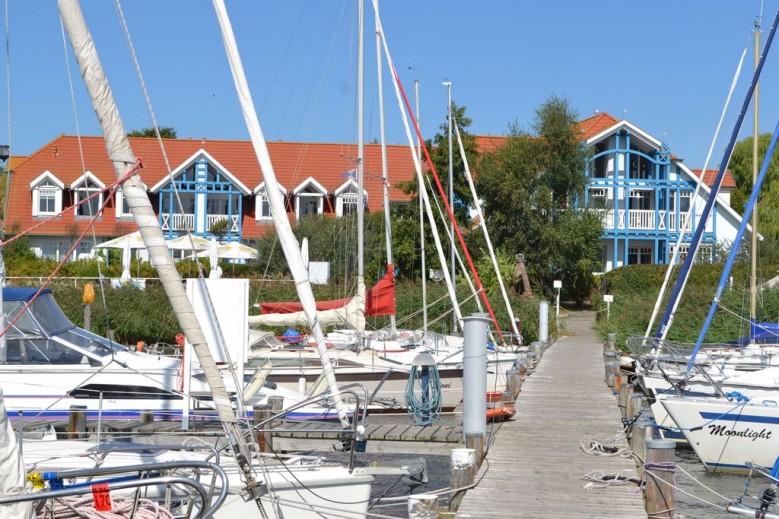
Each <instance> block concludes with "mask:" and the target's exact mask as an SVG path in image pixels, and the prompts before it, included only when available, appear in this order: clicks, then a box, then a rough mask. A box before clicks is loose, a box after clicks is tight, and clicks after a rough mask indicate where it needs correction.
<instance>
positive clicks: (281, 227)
mask: <svg viewBox="0 0 779 519" xmlns="http://www.w3.org/2000/svg"><path fill="white" fill-rule="evenodd" d="M213 5H214V11H216V16H217V19H218V21H219V28H220V30H221V31H222V39H223V41H224V47H225V52H226V53H227V59H228V61H229V63H230V70H231V71H232V73H233V81H234V82H235V89H236V92H237V94H238V100H239V102H240V104H241V112H242V113H243V117H244V120H245V122H246V129H247V130H248V132H249V136H250V138H251V141H252V146H253V147H254V153H255V155H256V156H257V161H258V162H259V164H260V169H261V170H262V177H263V180H264V181H265V193H266V195H267V196H268V204H269V205H270V210H271V215H272V216H273V224H274V226H275V227H276V234H277V235H278V237H279V244H280V245H281V248H282V250H283V251H284V257H285V258H286V260H287V265H288V266H289V270H290V273H291V274H292V277H293V279H294V280H295V288H296V290H297V294H298V299H300V304H301V305H302V307H303V312H304V313H305V315H306V322H307V323H308V326H309V328H310V329H311V335H312V336H313V338H314V341H315V342H316V347H317V351H318V353H319V358H320V359H321V360H322V371H323V372H324V374H325V378H326V380H327V385H328V388H329V390H330V393H331V397H332V399H333V403H334V405H335V409H336V411H337V413H338V418H339V419H340V421H341V424H343V425H344V426H347V425H348V424H349V418H348V416H347V415H346V406H345V405H344V403H343V401H342V400H341V395H340V393H338V386H337V384H336V381H335V372H334V371H333V365H332V363H331V362H330V355H329V353H328V352H327V347H326V346H325V341H324V334H323V333H322V326H321V325H320V324H319V320H318V319H317V314H316V300H315V299H314V291H313V290H312V288H311V283H310V282H309V280H308V272H307V271H306V268H305V266H304V265H303V256H302V255H301V253H300V244H299V243H298V241H297V239H296V238H295V235H294V233H293V232H292V226H291V224H290V222H289V219H288V218H287V211H286V208H285V206H284V199H283V198H282V195H281V191H280V190H279V184H278V181H277V180H276V172H275V170H274V169H273V163H272V162H271V160H270V153H269V152H268V145H267V143H266V142H265V137H264V136H263V134H262V128H260V121H259V119H258V117H257V111H256V110H255V108H254V101H253V100H252V96H251V92H250V90H249V83H248V82H247V81H246V73H245V72H244V70H243V63H242V62H241V56H240V54H239V53H238V45H237V43H236V41H235V34H234V33H233V27H232V24H231V23H230V18H229V17H228V16H227V9H226V8H225V5H224V0H213ZM358 207H359V204H358Z"/></svg>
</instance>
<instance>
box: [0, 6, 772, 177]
mask: <svg viewBox="0 0 779 519" xmlns="http://www.w3.org/2000/svg"><path fill="white" fill-rule="evenodd" d="M366 3H367V5H368V6H369V13H368V15H367V16H366V25H367V27H368V31H367V36H366V62H367V64H366V76H367V77H366V111H367V115H366V141H370V140H372V139H373V138H378V115H377V108H376V93H375V92H376V88H375V86H376V79H375V75H376V74H375V44H374V34H373V14H372V9H370V2H366ZM763 3H764V4H765V5H764V6H763ZM82 4H83V9H84V11H85V15H86V18H87V23H88V24H89V26H90V29H91V30H92V32H93V34H94V36H95V39H96V42H97V48H98V53H99V54H100V57H101V58H102V61H103V64H104V67H105V68H106V70H107V73H108V76H109V81H110V82H111V85H112V88H113V90H114V93H115V95H116V97H117V99H118V103H119V108H120V111H121V114H122V116H123V118H124V121H125V126H126V128H127V129H128V130H132V129H139V128H142V127H147V126H150V120H149V117H148V115H147V112H146V109H145V107H144V105H143V101H142V98H141V95H140V90H139V87H138V83H137V80H136V79H135V75H134V71H133V68H132V65H131V63H130V60H129V57H128V52H127V48H126V45H125V43H124V40H123V35H122V32H121V30H120V26H119V23H118V21H117V16H116V13H115V10H114V7H113V3H112V2H111V1H108V0H83V1H82ZM778 6H779V0H738V1H734V0H654V1H652V2H635V1H629V2H626V1H624V0H598V1H596V2H581V1H577V0H563V1H556V2H551V1H549V2H543V1H519V0H492V1H489V2H474V1H467V2H466V1H463V0H425V1H419V0H384V1H383V2H382V9H383V12H382V19H383V24H384V28H385V31H386V34H387V40H388V42H389V46H390V52H392V54H393V58H394V60H395V63H396V66H397V68H398V70H399V71H400V73H401V76H402V80H403V82H404V85H405V87H406V88H407V90H408V91H409V92H413V81H414V79H415V78H417V79H419V81H420V85H421V86H420V90H421V99H422V101H421V106H422V127H423V131H424V132H425V134H426V137H431V136H432V135H433V133H434V132H435V131H436V130H437V128H438V126H439V125H440V124H441V123H443V122H444V119H445V113H446V89H445V87H443V86H441V82H442V81H443V80H445V79H449V80H451V81H452V83H453V87H452V92H453V99H454V101H455V102H456V103H458V104H460V105H465V106H466V107H467V108H468V114H469V115H470V116H471V117H472V118H473V125H472V127H471V132H473V133H477V134H498V135H499V134H503V133H504V132H505V131H506V128H507V125H508V124H509V123H510V122H512V121H516V122H518V123H519V124H520V125H522V126H524V127H528V126H529V125H530V124H531V123H532V118H533V115H534V112H535V110H536V109H537V108H538V106H539V105H540V104H541V103H542V102H543V101H544V100H545V99H546V98H547V97H548V96H550V95H560V96H565V97H567V98H568V99H569V100H570V102H571V104H572V106H573V107H574V108H575V109H576V110H577V111H578V113H579V115H580V116H581V117H582V118H583V117H587V116H590V115H592V114H593V113H595V111H596V110H600V111H605V112H609V113H611V114H612V115H614V116H615V117H617V118H626V119H628V120H630V121H631V122H633V123H634V124H636V125H637V126H639V127H640V128H643V129H644V130H646V131H648V132H649V133H651V134H653V135H655V136H656V137H658V138H660V139H662V140H664V141H665V142H666V143H667V144H668V145H669V147H670V148H671V150H672V151H673V152H674V153H675V154H676V155H678V156H681V157H683V158H685V159H686V163H687V164H689V165H691V166H693V167H700V166H702V165H703V161H704V159H705V155H706V151H707V150H708V147H709V144H710V141H711V137H712V135H713V132H714V129H715V126H716V122H717V120H718V118H719V114H720V111H721V110H722V106H723V104H724V100H725V96H726V94H727V91H728V87H729V85H730V82H731V78H732V76H733V73H734V71H735V68H736V64H737V62H738V58H739V56H740V55H741V52H742V50H743V49H744V48H745V47H748V48H749V52H750V55H749V56H748V57H747V60H746V63H745V70H744V73H743V74H742V78H741V83H740V87H739V89H738V90H737V93H736V95H735V96H734V101H733V105H732V108H731V115H730V116H729V117H728V119H727V124H726V126H725V135H729V133H730V132H731V131H732V127H733V121H734V120H735V117H736V111H737V108H738V107H740V105H741V102H742V100H743V95H744V92H745V89H746V84H747V82H748V78H749V77H750V75H751V69H752V60H753V58H752V56H751V49H752V39H751V38H752V35H751V33H752V29H753V22H754V20H755V18H756V17H757V16H758V14H760V11H761V7H762V8H763V9H764V13H763V28H764V34H763V39H764V40H765V36H766V35H767V31H768V28H769V27H770V24H771V21H772V20H773V18H774V16H775V14H776V9H777V7H778ZM123 9H124V12H125V16H126V18H127V22H128V25H129V28H130V31H131V36H132V38H133V40H134V43H135V46H136V50H137V53H138V56H139V60H140V64H141V67H142V71H143V74H144V77H145V80H146V83H147V85H148V87H149V90H150V94H151V99H152V103H153V106H154V109H155V111H156V114H157V118H158V120H159V122H160V124H161V125H167V126H173V127H175V128H176V129H177V130H178V133H179V136H180V137H196V138H201V137H206V138H209V139H246V138H248V137H247V133H246V129H245V126H244V123H243V120H242V118H241V115H240V111H239V108H238V104H237V101H236V97H235V93H234V89H233V85H232V78H231V75H230V72H229V70H228V67H227V63H226V59H225V54H224V50H223V47H222V43H221V39H220V36H219V32H218V27H217V23H216V20H215V17H214V14H213V8H212V6H211V2H208V1H207V0H164V1H157V0H132V1H128V0H125V1H124V2H123ZM228 10H229V12H230V14H231V17H232V20H233V24H234V28H235V32H236V36H237V39H238V44H239V49H240V51H241V53H242V56H243V59H244V65H245V68H246V70H247V74H248V75H249V81H250V86H251V88H252V91H253V95H254V99H255V103H256V105H257V107H258V110H259V112H260V122H261V124H262V126H263V130H264V132H265V134H266V138H267V139H268V140H296V141H326V142H355V141H356V137H355V136H356V124H355V122H354V120H355V84H356V80H355V77H356V72H355V65H354V63H355V54H356V21H355V20H356V18H355V17H356V10H357V9H356V0H338V1H336V0H328V1H325V0H287V1H282V2H279V1H276V2H260V1H240V2H239V1H228ZM0 29H2V30H3V32H4V31H5V30H4V28H0ZM10 46H11V113H12V126H11V128H12V139H11V140H12V146H13V151H14V153H15V154H29V153H31V152H32V151H34V150H35V149H37V148H38V147H40V146H42V145H43V144H45V143H46V142H48V141H50V140H51V139H53V138H54V137H56V136H57V135H59V134H61V133H68V134H74V133H75V132H76V129H75V122H74V113H73V109H72V105H71V100H70V92H69V86H68V77H67V71H66V66H65V58H64V51H63V43H62V35H61V31H60V24H59V18H58V13H57V10H56V2H53V1H49V2H22V1H19V0H10ZM777 46H778V47H779V42H777ZM2 54H3V56H2V60H3V61H4V62H5V53H4V52H3V53H2ZM70 60H71V61H70V63H71V67H73V66H74V65H73V59H72V57H71V58H70ZM410 67H413V69H412V68H410ZM3 70H5V63H3ZM74 70H75V69H74ZM388 76H389V75H388V74H386V73H385V82H386V88H385V96H386V107H387V110H386V111H387V120H388V129H387V135H388V140H389V141H390V142H393V143H401V142H403V141H404V139H405V137H404V134H403V131H402V128H401V125H400V118H399V116H398V111H397V108H396V102H395V100H394V96H393V95H392V92H391V91H390V87H389V82H388V81H387V79H388ZM777 76H779V48H775V49H774V51H773V52H772V56H770V57H769V60H768V63H767V69H766V72H765V74H764V81H763V91H762V96H761V106H762V115H761V125H760V126H761V130H762V131H770V130H771V129H772V128H773V126H774V124H775V121H776V118H777V117H778V116H779V100H777V98H776V94H775V92H776V91H777V90H776V82H777V79H778V78H777ZM74 84H75V87H76V105H77V113H78V117H79V123H80V128H81V133H82V134H87V135H97V134H99V128H98V126H97V122H96V120H95V116H94V112H92V109H91V106H90V105H89V102H88V100H87V98H86V96H85V94H84V88H83V86H82V84H81V79H80V77H78V75H77V73H74ZM0 93H1V95H2V97H0V105H2V106H5V104H6V103H5V99H6V90H5V81H3V82H2V85H0ZM0 113H6V110H3V109H0ZM751 124H752V123H751V115H750V117H749V119H748V120H747V123H746V125H745V126H746V128H745V130H743V131H742V135H747V134H748V133H749V132H751ZM0 126H2V128H0V141H1V142H7V141H8V130H7V127H8V123H7V117H5V118H4V121H3V122H2V124H0ZM723 148H724V140H723V141H722V142H721V143H720V144H719V145H718V146H717V147H716V153H715V156H714V163H715V164H716V163H717V162H718V161H719V160H720V158H721V154H722V150H723Z"/></svg>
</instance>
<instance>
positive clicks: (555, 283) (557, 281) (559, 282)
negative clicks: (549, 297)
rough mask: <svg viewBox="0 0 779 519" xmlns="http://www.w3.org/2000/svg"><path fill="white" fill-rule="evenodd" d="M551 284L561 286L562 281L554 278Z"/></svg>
mask: <svg viewBox="0 0 779 519" xmlns="http://www.w3.org/2000/svg"><path fill="white" fill-rule="evenodd" d="M552 286H553V287H554V288H563V282H562V281H560V280H555V281H553V282H552Z"/></svg>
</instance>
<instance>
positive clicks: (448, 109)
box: [441, 81, 457, 332]
mask: <svg viewBox="0 0 779 519" xmlns="http://www.w3.org/2000/svg"><path fill="white" fill-rule="evenodd" d="M441 84H442V85H444V86H445V87H446V92H447V96H446V99H447V103H446V113H447V115H448V119H449V124H448V125H447V126H448V128H447V135H448V140H449V203H453V202H454V196H453V195H454V182H453V180H454V168H453V165H452V164H453V161H452V82H451V81H444V82H443V83H441ZM449 262H450V263H451V264H452V283H453V284H454V283H456V281H455V277H454V275H455V263H454V221H451V222H449ZM453 286H456V285H453ZM452 331H453V332H457V323H456V322H453V323H452Z"/></svg>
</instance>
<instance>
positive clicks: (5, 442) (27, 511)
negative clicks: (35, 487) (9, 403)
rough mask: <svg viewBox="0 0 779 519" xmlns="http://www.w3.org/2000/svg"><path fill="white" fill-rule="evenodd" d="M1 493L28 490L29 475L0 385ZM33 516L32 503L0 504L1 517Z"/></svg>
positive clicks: (7, 518)
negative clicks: (26, 472) (25, 468)
mask: <svg viewBox="0 0 779 519" xmlns="http://www.w3.org/2000/svg"><path fill="white" fill-rule="evenodd" d="M0 467H2V470H0V495H3V496H8V495H13V494H21V493H24V492H26V491H27V488H26V484H27V475H26V474H25V470H24V462H23V461H22V456H21V454H20V453H19V449H18V446H17V444H16V434H14V430H13V428H12V427H11V421H10V420H9V419H8V412H7V411H6V409H5V401H4V399H3V388H2V387H0ZM26 517H32V503H31V502H30V503H17V504H13V505H2V506H0V519H20V518H22V519H24V518H26Z"/></svg>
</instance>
